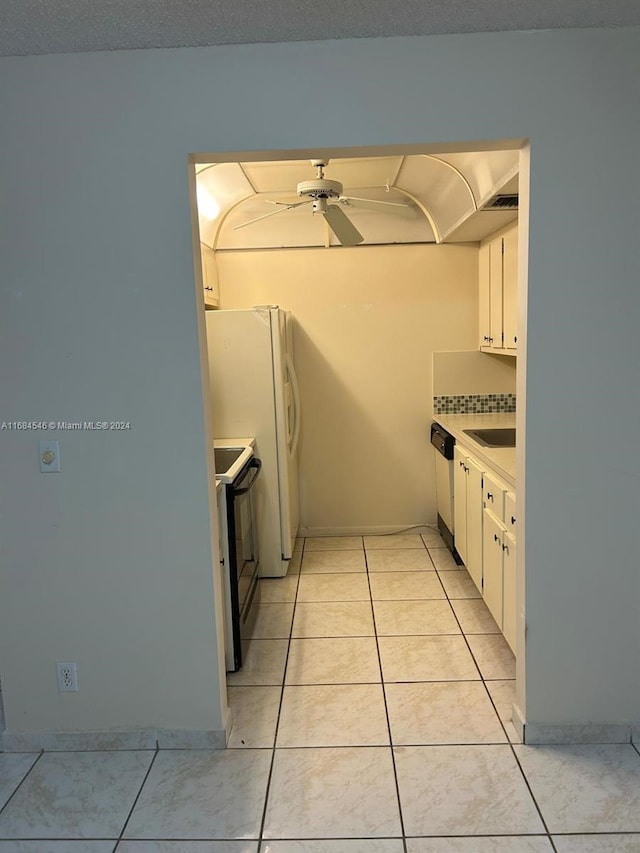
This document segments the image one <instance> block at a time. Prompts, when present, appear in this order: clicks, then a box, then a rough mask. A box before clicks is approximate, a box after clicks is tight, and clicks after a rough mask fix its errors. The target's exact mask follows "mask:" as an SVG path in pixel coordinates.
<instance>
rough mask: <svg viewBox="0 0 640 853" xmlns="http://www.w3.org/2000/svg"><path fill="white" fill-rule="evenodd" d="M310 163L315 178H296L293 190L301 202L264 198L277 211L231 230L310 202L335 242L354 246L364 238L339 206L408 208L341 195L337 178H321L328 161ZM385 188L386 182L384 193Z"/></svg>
mask: <svg viewBox="0 0 640 853" xmlns="http://www.w3.org/2000/svg"><path fill="white" fill-rule="evenodd" d="M310 162H311V165H312V166H314V167H315V168H316V177H315V179H314V180H312V181H300V183H299V184H298V185H297V187H296V192H297V194H298V197H299V198H304V199H305V201H299V202H293V203H287V202H281V201H273V200H271V199H266V201H268V202H269V203H270V204H275V205H278V210H272V211H270V212H269V213H265V214H263V215H262V216H257V217H255V218H254V219H250V220H248V221H247V222H242V223H240V224H239V225H235V226H234V230H236V229H238V228H244V227H245V226H246V225H252V224H253V223H254V222H260V221H261V220H262V219H267V218H268V217H270V216H275V215H277V214H278V213H284V212H285V211H286V210H291V209H293V208H294V207H302V206H303V205H305V204H311V212H312V213H313V214H316V213H318V214H320V216H322V217H323V218H324V220H325V222H326V223H327V225H328V227H329V228H330V229H331V231H332V232H333V233H334V234H335V236H336V238H337V239H338V242H339V243H340V244H341V245H342V246H356V245H357V244H358V243H362V242H363V241H364V237H363V236H362V234H361V233H360V232H359V231H358V229H357V228H356V227H355V225H354V224H353V222H351V220H350V219H349V218H348V216H347V215H346V214H345V213H344V211H343V210H342V209H341V207H340V205H343V206H344V205H350V203H351V202H353V201H355V202H372V203H373V204H376V205H388V206H390V207H409V205H408V204H401V203H398V202H392V201H383V200H381V199H367V198H357V197H356V196H348V195H343V189H344V187H343V185H342V183H341V182H340V181H332V180H330V179H329V178H325V176H324V170H325V168H326V166H327V164H328V162H329V161H328V160H311V161H310ZM388 191H389V187H388V185H387V192H388ZM330 199H335V201H336V202H338V204H329V203H328V202H329V200H330Z"/></svg>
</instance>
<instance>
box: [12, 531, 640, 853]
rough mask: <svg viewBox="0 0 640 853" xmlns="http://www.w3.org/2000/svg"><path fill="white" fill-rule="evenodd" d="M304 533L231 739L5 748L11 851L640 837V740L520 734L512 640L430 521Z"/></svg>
mask: <svg viewBox="0 0 640 853" xmlns="http://www.w3.org/2000/svg"><path fill="white" fill-rule="evenodd" d="M301 545H303V548H301V549H300V550H299V551H298V553H297V554H296V559H295V560H294V561H293V562H292V566H291V569H290V573H289V575H288V577H286V578H282V579H265V580H263V581H262V582H261V587H262V600H263V606H262V612H261V614H260V616H259V619H258V622H257V626H256V633H255V637H256V638H255V639H254V640H253V642H252V643H251V645H250V647H249V651H248V656H247V660H246V663H245V666H244V668H243V670H242V671H241V672H239V673H236V674H234V675H232V676H229V678H228V683H229V702H230V705H231V708H232V711H233V715H234V727H233V730H232V732H231V737H230V741H229V749H227V750H224V751H213V750H211V751H208V750H192V751H189V750H163V751H159V752H154V751H145V750H137V751H119V752H75V753H71V752H67V753H62V752H59V753H55V752H47V753H40V754H27V753H5V754H0V853H114V851H117V853H545V851H546V852H547V853H549V851H553V850H555V851H556V853H640V754H639V753H638V751H637V750H636V748H635V747H634V746H632V745H630V744H623V745H618V744H613V745H611V744H609V745H588V746H548V747H528V746H523V745H522V744H520V743H518V738H517V735H516V732H515V729H514V727H513V725H512V724H511V722H510V717H511V706H512V703H513V699H514V680H513V679H514V678H515V668H514V659H513V655H512V654H511V652H510V650H509V648H508V647H507V645H506V644H505V642H504V640H503V639H502V636H501V634H500V633H499V631H498V628H497V626H496V624H495V622H494V621H493V619H492V618H491V615H490V614H489V612H488V611H487V609H486V607H485V605H484V603H483V602H482V600H481V598H480V597H479V595H478V592H477V590H476V588H475V586H474V585H473V583H472V581H471V580H470V578H469V577H468V575H467V573H466V571H465V570H464V569H460V568H458V567H457V566H456V565H455V563H454V562H453V560H452V559H451V558H450V555H449V553H448V552H447V551H446V550H444V548H443V543H442V541H441V540H440V538H439V536H438V535H437V534H436V533H433V532H431V533H429V534H427V535H423V536H420V535H417V534H413V533H404V534H401V535H395V536H384V537H382V536H381V537H374V536H365V537H364V538H362V537H359V536H348V537H326V538H323V539H320V538H318V539H307V540H306V541H305V542H304V543H301Z"/></svg>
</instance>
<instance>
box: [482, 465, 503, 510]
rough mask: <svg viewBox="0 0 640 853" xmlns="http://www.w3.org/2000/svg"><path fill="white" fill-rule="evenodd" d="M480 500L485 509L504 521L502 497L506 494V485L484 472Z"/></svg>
mask: <svg viewBox="0 0 640 853" xmlns="http://www.w3.org/2000/svg"><path fill="white" fill-rule="evenodd" d="M482 483H483V486H482V500H483V503H484V505H485V507H486V508H487V509H490V510H491V512H492V513H493V514H494V515H495V516H497V517H498V518H499V519H500V521H504V497H505V495H506V493H507V485H506V483H503V482H502V480H499V479H498V478H497V477H495V476H494V475H493V474H490V473H488V472H486V471H485V473H484V476H483V478H482Z"/></svg>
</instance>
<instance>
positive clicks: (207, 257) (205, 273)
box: [200, 243, 218, 308]
mask: <svg viewBox="0 0 640 853" xmlns="http://www.w3.org/2000/svg"><path fill="white" fill-rule="evenodd" d="M200 261H201V264H202V288H203V291H204V304H205V308H217V307H218V267H217V265H216V259H215V254H214V252H213V249H211V248H210V247H209V246H207V245H206V243H200Z"/></svg>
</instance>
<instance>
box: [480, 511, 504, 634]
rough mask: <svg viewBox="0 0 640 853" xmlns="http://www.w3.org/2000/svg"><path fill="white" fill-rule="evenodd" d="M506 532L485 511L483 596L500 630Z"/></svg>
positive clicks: (499, 522) (493, 516)
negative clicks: (503, 552)
mask: <svg viewBox="0 0 640 853" xmlns="http://www.w3.org/2000/svg"><path fill="white" fill-rule="evenodd" d="M505 532H506V531H505V527H504V524H502V522H501V521H499V520H498V519H497V518H496V516H495V515H494V514H493V513H492V512H491V510H490V509H485V510H484V512H483V533H482V564H483V578H482V581H483V582H482V595H483V598H484V602H485V604H486V605H487V607H488V608H489V610H490V611H491V615H492V616H493V618H494V619H495V620H496V623H497V625H498V628H500V630H502V605H503V588H502V585H503V570H502V563H503V560H502V537H503V535H504V533H505Z"/></svg>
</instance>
